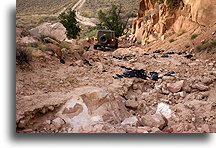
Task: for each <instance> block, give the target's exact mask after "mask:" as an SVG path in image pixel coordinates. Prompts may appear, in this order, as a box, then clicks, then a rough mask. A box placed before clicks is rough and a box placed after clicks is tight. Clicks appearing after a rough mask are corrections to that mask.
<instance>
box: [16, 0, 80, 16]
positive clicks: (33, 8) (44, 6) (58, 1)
mask: <svg viewBox="0 0 216 148" xmlns="http://www.w3.org/2000/svg"><path fill="white" fill-rule="evenodd" d="M77 1H78V0H17V14H19V15H27V14H53V13H56V12H58V11H61V10H62V9H63V8H64V7H67V8H68V7H70V6H71V7H72V6H73V5H74V4H75V3H76V2H77Z"/></svg>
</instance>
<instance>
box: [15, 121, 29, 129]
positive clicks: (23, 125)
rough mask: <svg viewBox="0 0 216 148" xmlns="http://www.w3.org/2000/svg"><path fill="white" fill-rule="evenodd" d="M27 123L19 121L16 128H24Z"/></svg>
mask: <svg viewBox="0 0 216 148" xmlns="http://www.w3.org/2000/svg"><path fill="white" fill-rule="evenodd" d="M26 124H27V122H26V120H21V121H20V122H19V123H18V125H17V126H18V128H25V126H26Z"/></svg>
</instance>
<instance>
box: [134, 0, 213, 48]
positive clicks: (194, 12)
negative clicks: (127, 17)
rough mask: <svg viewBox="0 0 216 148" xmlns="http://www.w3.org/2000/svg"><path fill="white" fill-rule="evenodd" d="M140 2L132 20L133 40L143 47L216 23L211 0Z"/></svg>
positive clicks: (144, 0)
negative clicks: (172, 35)
mask: <svg viewBox="0 0 216 148" xmlns="http://www.w3.org/2000/svg"><path fill="white" fill-rule="evenodd" d="M162 2H163V3H159V1H157V0H142V1H141V2H140V6H139V11H138V16H137V18H135V19H134V21H133V26H132V34H133V41H134V42H135V41H136V42H138V43H141V44H142V45H145V44H148V43H150V42H154V41H156V40H158V39H162V40H164V38H166V37H168V36H170V34H178V35H182V34H184V33H185V32H189V31H194V30H196V29H197V28H199V27H209V26H213V25H214V23H215V1H214V0H206V1H202V0H172V1H168V0H164V1H162Z"/></svg>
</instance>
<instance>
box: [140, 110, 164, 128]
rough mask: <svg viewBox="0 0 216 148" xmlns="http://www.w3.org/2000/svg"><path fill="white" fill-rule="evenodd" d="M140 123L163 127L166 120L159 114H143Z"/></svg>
mask: <svg viewBox="0 0 216 148" xmlns="http://www.w3.org/2000/svg"><path fill="white" fill-rule="evenodd" d="M141 124H142V125H143V126H149V127H157V128H159V129H163V127H165V126H166V125H167V120H166V119H165V118H164V117H162V116H161V115H160V114H154V115H145V116H142V117H141Z"/></svg>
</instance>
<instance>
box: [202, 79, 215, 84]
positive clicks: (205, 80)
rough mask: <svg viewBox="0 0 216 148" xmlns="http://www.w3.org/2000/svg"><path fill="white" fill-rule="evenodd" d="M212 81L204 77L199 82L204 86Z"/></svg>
mask: <svg viewBox="0 0 216 148" xmlns="http://www.w3.org/2000/svg"><path fill="white" fill-rule="evenodd" d="M213 81H214V80H212V79H211V78H208V77H204V78H203V79H201V82H202V83H204V84H211V83H212V82H213Z"/></svg>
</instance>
